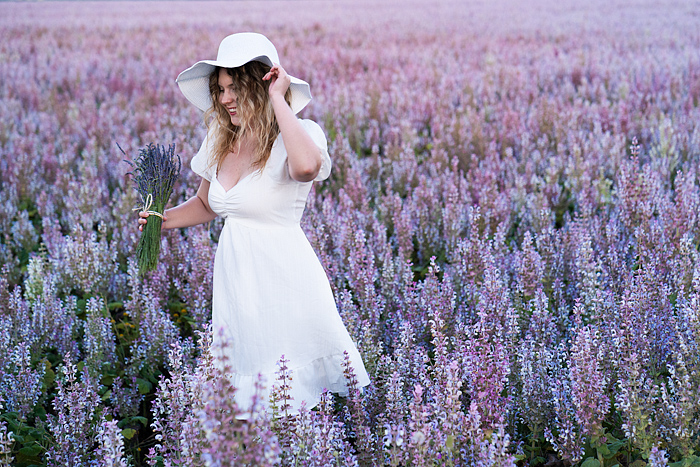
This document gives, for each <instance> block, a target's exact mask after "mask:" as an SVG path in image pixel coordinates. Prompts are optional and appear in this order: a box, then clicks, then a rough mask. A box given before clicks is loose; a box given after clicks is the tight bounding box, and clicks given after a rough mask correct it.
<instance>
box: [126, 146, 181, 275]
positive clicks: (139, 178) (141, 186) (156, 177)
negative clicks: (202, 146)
mask: <svg viewBox="0 0 700 467" xmlns="http://www.w3.org/2000/svg"><path fill="white" fill-rule="evenodd" d="M119 149H121V147H120V148H119ZM122 152H124V151H123V150H122ZM126 162H127V163H128V164H129V165H131V166H132V167H133V171H132V172H130V174H131V175H132V176H133V179H134V182H135V183H136V191H137V192H138V193H139V195H140V196H141V200H142V201H143V205H142V206H139V207H137V208H136V209H137V210H139V211H146V212H148V213H149V214H150V215H149V216H148V222H147V223H146V225H144V227H143V231H142V232H141V238H140V239H139V243H138V245H137V247H136V258H137V262H138V265H139V271H140V272H141V274H144V273H146V272H148V271H152V270H154V269H155V268H156V266H158V258H159V256H160V233H161V227H162V225H163V213H164V212H165V205H166V204H167V203H168V200H169V199H170V195H172V192H173V186H174V185H175V182H176V181H177V178H178V176H179V175H180V169H181V167H182V163H181V161H180V156H179V155H175V145H174V144H171V145H170V146H168V149H167V150H166V149H165V147H164V146H159V145H157V144H153V143H151V144H149V145H148V146H146V147H145V148H142V149H141V150H140V151H139V155H138V157H137V158H136V160H135V161H134V162H130V161H126Z"/></svg>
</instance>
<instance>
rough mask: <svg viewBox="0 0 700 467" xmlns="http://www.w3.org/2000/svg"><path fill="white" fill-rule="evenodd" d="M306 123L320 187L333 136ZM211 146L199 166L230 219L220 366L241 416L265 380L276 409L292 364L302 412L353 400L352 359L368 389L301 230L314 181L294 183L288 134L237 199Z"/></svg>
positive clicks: (218, 273) (238, 188)
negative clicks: (331, 398)
mask: <svg viewBox="0 0 700 467" xmlns="http://www.w3.org/2000/svg"><path fill="white" fill-rule="evenodd" d="M300 121H301V123H302V126H303V127H304V129H305V130H306V131H307V132H308V133H309V135H310V136H311V137H312V139H313V140H314V142H315V143H316V145H317V146H318V147H319V148H320V149H321V150H322V153H323V164H322V167H321V171H320V173H319V175H318V176H317V177H316V180H324V179H326V178H327V177H328V176H329V174H330V171H331V160H330V157H329V155H328V147H327V143H326V137H325V135H324V134H323V130H321V128H320V127H319V126H318V125H317V124H316V123H315V122H313V121H311V120H300ZM211 146H212V144H211V141H209V138H205V140H204V142H203V143H202V147H201V148H200V150H199V152H198V153H197V155H196V156H195V157H194V158H193V159H192V162H191V166H192V170H193V171H194V172H195V173H197V174H198V175H201V176H202V177H204V178H205V179H207V180H209V181H210V182H211V184H210V187H209V206H210V207H211V209H212V210H213V211H214V212H215V213H217V214H218V215H219V216H221V217H223V218H224V219H225V223H224V227H223V230H222V231H221V236H220V237H219V244H218V247H217V250H216V257H215V260H214V281H213V282H214V283H213V289H214V293H213V301H212V321H213V330H214V344H215V346H217V345H220V344H221V342H223V341H226V346H225V347H224V350H223V352H224V357H223V360H225V362H224V361H222V360H220V363H226V364H227V365H228V366H229V367H230V368H229V369H230V372H231V377H232V379H233V383H234V385H235V386H236V388H238V390H237V392H236V398H237V402H238V404H239V407H241V408H242V409H243V410H248V409H249V407H250V400H251V397H252V395H253V393H254V388H255V382H256V381H257V379H258V374H261V375H262V376H263V379H264V382H265V384H266V388H267V389H266V392H264V393H263V394H262V402H263V404H264V405H265V406H266V405H267V401H268V399H269V391H270V389H271V386H272V385H273V384H275V383H277V381H276V378H277V375H276V374H275V373H276V372H277V371H278V369H279V367H278V364H277V362H278V361H279V360H280V358H281V357H282V356H283V355H284V357H285V358H286V359H287V360H289V363H288V364H287V366H288V367H289V368H290V370H291V371H292V381H291V391H290V394H291V396H292V398H293V399H292V400H291V401H289V403H290V405H291V406H292V412H296V411H298V409H299V407H300V405H301V403H302V401H305V402H306V407H307V408H311V407H313V406H315V405H316V404H317V403H318V401H319V399H320V395H321V392H322V391H323V389H324V388H326V389H328V390H330V391H331V392H335V393H339V394H342V395H344V394H347V387H346V381H345V377H344V375H343V369H342V366H341V363H342V361H343V352H344V351H347V352H348V353H349V354H350V360H351V362H352V366H353V368H354V370H355V373H356V375H357V379H358V382H359V386H360V387H364V386H366V385H368V384H369V376H368V375H367V371H366V370H365V367H364V365H363V363H362V359H361V357H360V354H359V353H358V351H357V348H356V347H355V344H354V343H353V342H352V340H351V338H350V336H349V334H348V332H347V330H346V329H345V326H344V325H343V322H342V321H341V319H340V315H339V314H338V311H337V309H336V305H335V300H334V298H333V293H332V291H331V287H330V284H329V282H328V278H327V277H326V273H325V271H324V269H323V267H322V266H321V263H320V262H319V260H318V258H317V257H316V254H315V253H314V251H313V249H312V248H311V245H310V243H309V241H308V239H307V238H306V235H305V234H304V232H303V231H302V229H301V226H300V225H299V221H300V220H301V216H302V214H303V212H304V207H305V204H306V198H307V196H308V194H309V191H310V190H311V184H312V182H306V183H302V182H297V181H295V180H294V179H292V178H291V176H290V175H289V170H288V167H287V151H286V149H285V147H284V142H283V140H282V135H280V136H279V137H278V138H277V140H276V141H275V143H274V146H273V147H272V152H271V154H270V158H269V159H268V161H267V164H266V165H265V167H264V169H262V170H261V171H260V170H258V171H256V172H253V173H252V174H250V175H248V176H247V177H244V178H242V179H241V180H240V181H239V182H238V183H237V184H236V185H235V186H234V187H232V188H230V189H229V190H228V191H226V190H225V189H224V188H223V187H222V186H221V184H220V183H219V181H218V180H217V178H216V166H215V165H213V166H212V165H211V164H210V163H209V155H210V154H211ZM219 358H221V356H219ZM241 418H243V417H241Z"/></svg>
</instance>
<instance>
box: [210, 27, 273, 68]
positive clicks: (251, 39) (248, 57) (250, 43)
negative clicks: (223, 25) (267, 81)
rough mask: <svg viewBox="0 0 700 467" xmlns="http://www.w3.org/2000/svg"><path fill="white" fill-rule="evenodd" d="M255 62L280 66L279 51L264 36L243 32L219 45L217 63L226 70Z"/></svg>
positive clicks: (232, 35)
mask: <svg viewBox="0 0 700 467" xmlns="http://www.w3.org/2000/svg"><path fill="white" fill-rule="evenodd" d="M253 60H256V61H259V62H263V63H266V64H267V65H269V66H273V65H274V64H275V63H277V64H279V62H280V59H279V56H278V55H277V49H276V48H275V46H274V45H273V44H272V42H270V40H269V39H268V38H267V37H265V36H263V35H262V34H258V33H254V32H241V33H237V34H231V35H230V36H227V37H226V38H224V40H222V41H221V44H220V45H219V52H218V54H217V56H216V61H217V62H219V63H221V64H222V66H224V67H226V68H235V67H238V66H241V65H243V64H245V63H248V62H251V61H253Z"/></svg>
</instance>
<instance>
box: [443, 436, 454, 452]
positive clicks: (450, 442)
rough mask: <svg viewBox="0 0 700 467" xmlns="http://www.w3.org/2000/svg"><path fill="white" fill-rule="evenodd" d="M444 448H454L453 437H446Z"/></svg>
mask: <svg viewBox="0 0 700 467" xmlns="http://www.w3.org/2000/svg"><path fill="white" fill-rule="evenodd" d="M445 446H447V449H452V448H453V447H455V437H454V436H452V435H449V436H448V437H447V440H446V441H445Z"/></svg>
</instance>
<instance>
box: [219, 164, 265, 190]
mask: <svg viewBox="0 0 700 467" xmlns="http://www.w3.org/2000/svg"><path fill="white" fill-rule="evenodd" d="M257 172H259V170H253V171H252V172H250V173H249V174H248V175H246V176H245V177H243V178H239V179H238V181H237V182H236V183H235V184H234V185H233V186H232V187H231V188H229V189H228V190H227V189H226V188H225V187H224V185H222V184H221V181H220V180H219V174H218V173H216V174H215V175H214V179H215V180H216V183H218V184H219V186H220V187H221V189H222V190H224V193H226V194H228V193H230V192H231V191H232V190H233V189H234V188H236V187H237V186H238V185H240V184H241V183H243V182H244V181H246V180H247V179H249V178H250V177H252V176H253V174H255V173H257Z"/></svg>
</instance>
